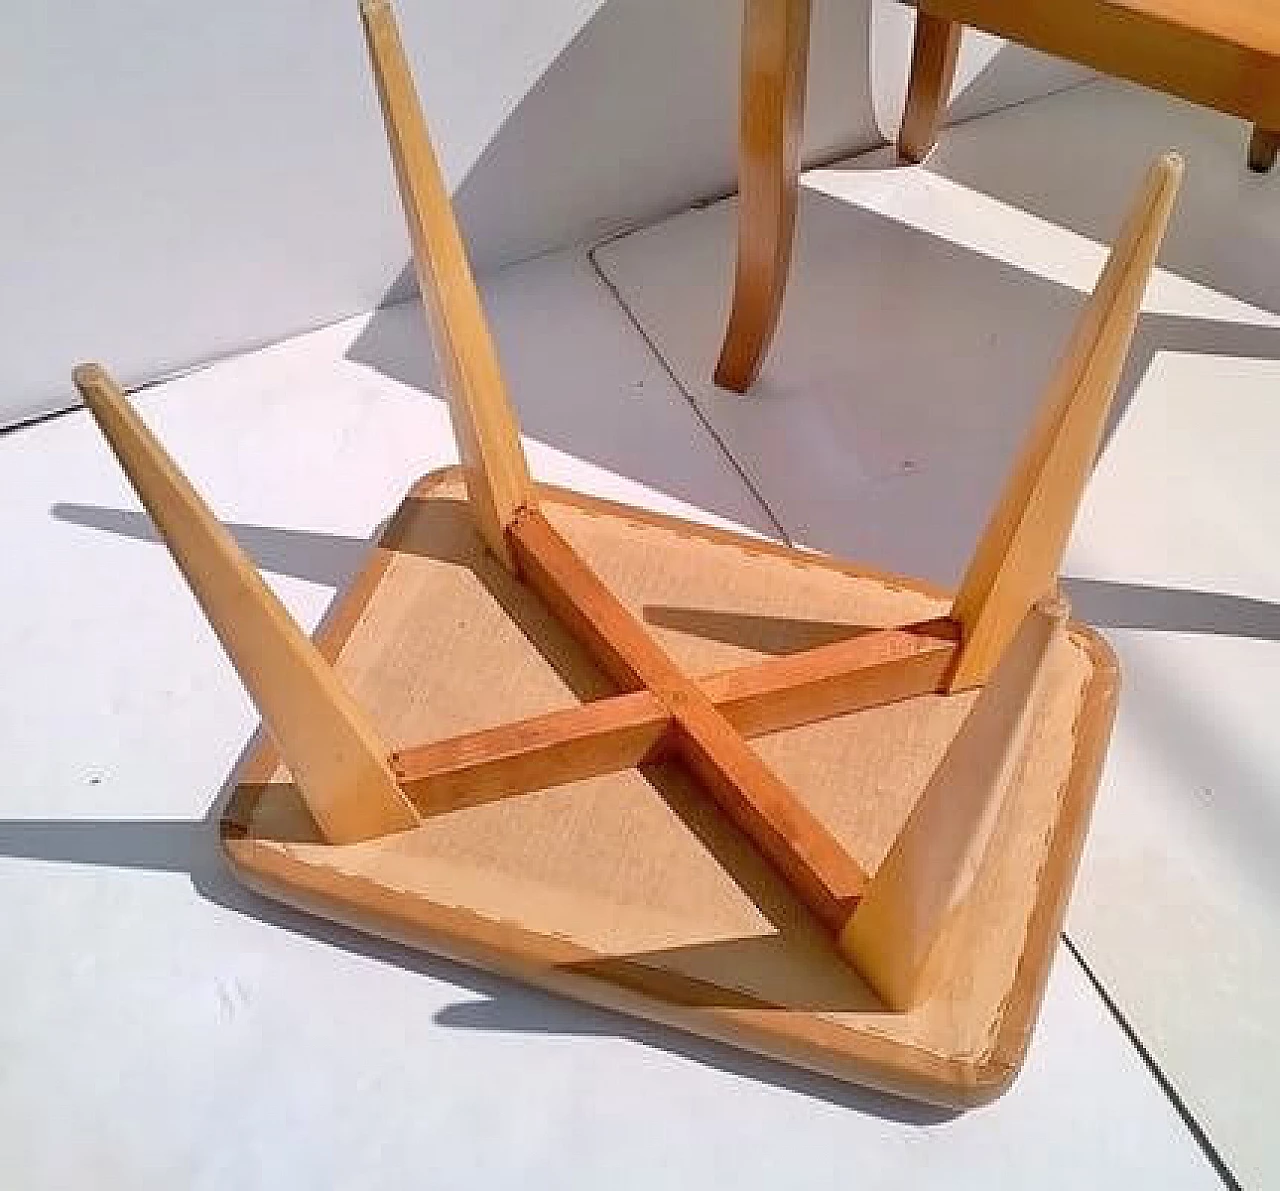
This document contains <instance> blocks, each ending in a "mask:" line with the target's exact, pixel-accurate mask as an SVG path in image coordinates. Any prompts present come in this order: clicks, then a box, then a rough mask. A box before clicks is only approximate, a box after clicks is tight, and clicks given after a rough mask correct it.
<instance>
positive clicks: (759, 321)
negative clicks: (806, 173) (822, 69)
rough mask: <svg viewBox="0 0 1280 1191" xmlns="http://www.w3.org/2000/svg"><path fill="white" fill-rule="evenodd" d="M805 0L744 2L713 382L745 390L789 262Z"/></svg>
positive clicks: (773, 321)
mask: <svg viewBox="0 0 1280 1191" xmlns="http://www.w3.org/2000/svg"><path fill="white" fill-rule="evenodd" d="M809 8H810V0H744V3H743V16H742V82H741V93H740V96H739V107H740V110H739V115H738V258H737V265H736V268H735V272H734V282H733V302H732V306H731V307H730V312H729V322H728V326H727V328H726V330H725V337H724V343H723V345H722V346H721V348H720V359H719V361H718V362H717V364H716V368H715V382H716V384H718V385H720V386H721V387H722V388H726V389H732V390H734V391H735V392H738V393H744V392H746V390H747V389H748V388H749V387H750V386H751V384H752V382H753V381H754V380H755V379H756V376H757V375H758V374H759V372H760V365H761V363H762V362H763V360H764V356H765V353H766V352H767V351H768V350H769V344H770V342H771V341H772V339H773V335H774V332H775V331H776V330H777V326H778V317H779V315H780V314H781V312H782V298H783V294H784V293H785V292H786V287H787V271H788V270H789V268H790V266H791V241H792V235H793V231H794V228H795V217H796V198H797V193H798V190H799V178H800V141H801V137H802V135H803V132H804V99H805V80H806V76H807V73H808V60H809Z"/></svg>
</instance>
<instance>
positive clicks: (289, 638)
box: [75, 364, 418, 844]
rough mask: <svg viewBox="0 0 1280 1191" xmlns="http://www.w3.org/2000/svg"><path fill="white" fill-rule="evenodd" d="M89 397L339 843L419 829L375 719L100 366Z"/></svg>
mask: <svg viewBox="0 0 1280 1191" xmlns="http://www.w3.org/2000/svg"><path fill="white" fill-rule="evenodd" d="M75 382H76V386H77V388H79V390H80V393H81V394H82V396H83V397H84V399H85V402H86V404H87V405H88V406H89V409H90V411H91V412H92V413H93V416H94V419H95V420H96V421H97V423H98V425H99V427H101V429H102V433H103V435H104V436H105V437H106V439H107V441H108V442H109V443H110V444H111V449H112V450H113V451H114V452H115V454H116V458H117V459H119V460H120V466H121V467H122V468H124V471H125V474H126V475H127V476H128V477H129V481H130V483H131V484H132V485H133V487H134V490H135V491H136V492H137V494H138V497H139V499H141V501H142V503H143V505H144V506H145V507H146V509H147V512H148V513H150V514H151V519H152V521H154V522H155V524H156V528H157V529H159V531H160V533H161V535H162V536H163V538H164V540H165V543H166V544H167V545H168V547H169V550H170V551H171V553H172V554H173V557H174V559H175V560H176V561H177V563H178V566H179V567H180V568H181V570H182V573H183V575H184V576H185V577H186V580H187V582H188V584H189V585H190V587H191V590H192V592H193V593H194V595H195V597H196V599H197V600H198V601H199V602H200V606H201V608H203V609H204V613H205V615H206V616H207V617H208V618H209V623H210V624H211V625H212V626H213V629H214V631H215V632H216V633H217V634H218V639H219V640H220V641H221V642H222V645H223V648H224V649H225V650H226V651H227V655H228V657H230V659H231V662H232V664H233V665H234V666H235V668H236V671H237V672H238V673H239V675H240V678H241V680H242V681H243V682H244V685H245V689H246V690H247V691H248V692H249V694H250V696H251V697H252V699H253V701H254V703H255V704H256V706H257V708H258V710H259V712H261V714H262V718H263V720H264V721H265V722H266V725H267V727H268V729H269V730H270V732H271V736H272V739H273V740H275V742H276V745H277V747H278V748H279V750H280V754H281V756H282V757H283V758H284V759H285V763H286V764H287V765H288V766H289V769H290V771H291V772H292V774H293V778H294V781H295V782H296V783H297V787H298V791H299V793H300V794H301V795H302V798H303V800H304V801H305V803H306V805H307V809H308V810H309V811H310V812H311V814H312V816H313V817H314V818H315V821H316V824H317V825H318V826H319V828H320V831H321V833H322V834H323V836H324V838H325V839H327V840H329V841H331V842H332V843H335V844H341V843H350V842H353V841H356V840H363V839H370V838H373V837H375V836H379V835H384V834H386V833H387V832H393V831H404V830H406V829H407V828H410V827H413V826H416V824H417V823H418V816H417V814H416V813H415V812H414V810H413V807H412V806H411V805H410V803H409V802H408V800H407V799H406V798H405V797H404V795H403V794H402V793H401V791H400V788H399V787H398V786H397V784H396V781H395V778H394V777H393V775H392V773H391V770H390V768H389V767H388V765H387V762H386V746H385V745H384V744H382V742H381V741H379V740H378V737H377V734H376V733H375V732H374V730H373V728H372V727H371V726H370V724H369V722H368V720H367V719H366V717H365V715H364V713H363V712H362V711H361V709H360V708H359V707H358V706H357V705H356V703H355V702H354V701H353V700H352V698H351V696H350V695H349V694H348V693H347V690H346V688H345V687H344V686H343V684H342V683H341V682H340V681H339V680H338V678H337V677H336V675H335V674H334V673H333V670H332V669H331V668H330V667H329V666H328V665H327V664H326V663H325V661H324V659H323V658H322V657H321V655H320V654H319V653H318V652H317V650H316V647H315V646H314V645H313V644H312V643H311V642H310V641H309V640H308V639H307V638H306V636H305V635H304V634H303V632H302V630H301V629H300V628H298V626H297V624H295V623H294V621H293V619H292V618H291V617H290V616H289V614H288V612H286V611H285V609H284V606H283V605H282V604H281V603H280V601H279V600H278V599H277V598H276V596H275V594H274V593H273V592H272V591H271V589H270V588H268V587H267V585H266V584H265V583H264V582H263V581H262V577H261V576H260V575H259V574H258V572H257V571H256V570H254V568H253V565H252V564H251V563H250V562H249V560H248V559H247V558H246V557H245V555H244V552H243V551H242V550H241V549H240V548H239V546H237V545H236V543H235V541H234V539H233V538H232V537H231V535H230V534H229V533H228V532H227V531H226V530H225V529H224V528H223V527H222V525H221V524H219V522H218V521H217V519H216V518H215V517H214V516H213V514H212V512H210V510H209V507H208V506H207V505H206V504H205V503H204V501H203V500H201V499H200V497H199V496H198V495H197V493H196V491H195V489H194V488H192V487H191V484H190V483H189V482H188V481H187V478H186V477H185V476H184V475H183V474H182V472H181V471H179V470H178V467H177V465H176V464H175V463H174V462H173V460H172V459H170V458H169V456H168V455H167V454H166V453H165V451H164V449H163V448H162V447H161V446H160V444H159V443H158V442H157V441H156V439H155V437H154V436H153V435H152V434H151V432H150V431H149V430H148V429H147V427H146V426H145V425H144V424H143V422H142V419H141V418H139V417H138V415H137V413H136V412H135V411H134V410H133V408H132V407H131V406H130V405H129V403H128V401H126V400H125V397H124V394H123V393H121V391H120V389H119V386H117V385H116V383H115V382H114V381H113V380H112V379H111V377H110V376H108V375H107V373H106V371H105V370H104V369H103V368H102V367H100V366H99V365H97V364H82V365H81V366H80V367H78V368H77V369H76V370H75Z"/></svg>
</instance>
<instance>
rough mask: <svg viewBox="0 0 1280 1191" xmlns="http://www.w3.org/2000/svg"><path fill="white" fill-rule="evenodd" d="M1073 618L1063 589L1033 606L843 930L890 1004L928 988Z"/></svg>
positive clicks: (843, 941)
mask: <svg viewBox="0 0 1280 1191" xmlns="http://www.w3.org/2000/svg"><path fill="white" fill-rule="evenodd" d="M1066 621H1067V605H1066V602H1065V601H1064V600H1062V599H1060V598H1053V597H1049V598H1046V599H1045V600H1042V601H1040V603H1038V604H1037V605H1036V606H1035V607H1034V608H1032V610H1031V611H1030V612H1029V613H1028V614H1027V616H1026V618H1025V620H1024V621H1023V623H1022V627H1021V629H1020V630H1019V632H1018V634H1017V636H1016V637H1015V638H1014V640H1013V642H1012V644H1011V645H1010V646H1009V649H1008V650H1007V651H1006V654H1005V657H1004V659H1003V660H1002V661H1001V663H1000V666H999V668H998V669H997V670H996V672H995V674H993V675H992V677H991V681H990V682H989V683H988V684H987V685H986V686H985V687H984V688H983V689H982V693H981V694H980V695H979V696H978V698H977V701H976V702H975V703H974V705H973V708H972V710H971V711H970V712H969V715H968V717H967V718H966V719H965V722H964V723H963V724H962V725H961V727H960V731H959V733H958V734H957V735H956V738H955V740H954V741H952V743H951V747H950V748H949V749H948V750H947V753H946V755H945V756H944V757H943V759H942V763H941V764H940V765H939V766H938V768H937V770H936V771H935V773H934V775H933V777H932V778H931V779H930V781H929V785H928V786H927V787H926V788H925V791H924V793H923V794H921V795H920V798H919V799H918V800H917V802H916V804H915V807H914V808H913V809H912V811H911V815H910V816H909V817H908V819H907V823H906V826H905V827H904V828H903V829H902V831H901V832H900V833H899V835H898V838H897V839H896V840H894V842H893V846H892V847H891V848H890V849H889V854H888V856H886V857H885V859H884V862H883V863H882V864H881V865H880V868H879V869H878V870H877V871H876V874H875V876H873V877H872V878H871V882H870V884H869V885H868V886H867V892H866V894H865V895H864V896H863V898H862V901H861V902H860V903H859V904H858V907H857V909H855V910H854V912H853V914H852V916H851V917H850V919H849V923H848V925H847V926H846V927H845V929H844V930H843V932H842V933H841V936H840V946H841V949H842V950H843V951H844V952H845V954H846V955H848V956H849V958H850V959H851V960H852V961H853V963H854V966H855V967H856V968H857V969H858V971H859V972H861V973H862V977H863V979H864V980H866V981H867V983H868V984H870V985H871V987H872V988H874V989H875V990H876V992H877V993H879V995H880V997H881V998H882V999H883V1000H884V1002H885V1004H887V1005H888V1006H889V1007H890V1008H891V1009H910V1008H911V1006H912V1005H913V1004H915V1003H916V1002H917V1001H918V1000H921V999H922V998H923V996H924V995H925V994H926V993H927V992H928V987H927V984H928V972H929V967H930V965H929V964H928V961H929V958H930V956H931V955H933V954H934V953H935V952H936V951H937V950H938V948H939V947H940V945H941V944H942V942H943V938H944V936H945V934H946V932H947V929H948V927H949V926H950V924H951V922H952V920H953V919H954V917H955V913H956V911H957V909H958V908H959V907H960V905H961V904H962V903H963V902H964V900H965V898H966V897H967V896H968V894H969V890H970V888H971V887H972V885H973V881H974V878H975V877H976V876H977V874H978V870H979V868H980V867H981V864H982V860H983V857H984V856H985V855H986V852H987V846H988V844H989V843H990V841H991V836H992V833H993V831H994V830H995V825H996V820H997V819H998V817H999V814H1000V807H1001V805H1002V804H1003V802H1004V799H1005V794H1006V792H1007V790H1008V789H1009V784H1010V782H1011V781H1012V780H1013V777H1014V773H1015V770H1016V767H1017V765H1018V762H1019V761H1020V760H1021V758H1022V754H1023V746H1024V745H1025V743H1026V739H1027V734H1028V731H1029V729H1030V726H1031V723H1032V720H1033V719H1034V718H1035V713H1036V708H1037V705H1038V702H1039V694H1040V687H1041V685H1042V683H1043V678H1044V674H1045V670H1046V665H1045V663H1046V661H1047V659H1048V658H1049V656H1050V652H1051V650H1052V649H1053V648H1054V647H1055V645H1056V644H1057V643H1058V642H1059V641H1060V640H1061V639H1062V638H1063V636H1064V635H1065V625H1066ZM934 971H935V974H936V972H937V969H936V967H935V968H934Z"/></svg>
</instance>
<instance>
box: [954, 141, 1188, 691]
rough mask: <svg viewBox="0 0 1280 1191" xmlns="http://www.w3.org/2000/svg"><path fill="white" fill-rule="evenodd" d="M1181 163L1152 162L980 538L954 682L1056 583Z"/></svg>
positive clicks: (968, 682) (968, 681) (994, 649)
mask: <svg viewBox="0 0 1280 1191" xmlns="http://www.w3.org/2000/svg"><path fill="white" fill-rule="evenodd" d="M1182 168H1183V167H1182V161H1181V159H1180V158H1178V157H1177V156H1176V155H1174V154H1167V155H1166V156H1164V157H1162V158H1160V159H1159V160H1158V161H1157V162H1156V163H1155V164H1154V165H1153V166H1152V167H1151V169H1150V170H1149V171H1148V173H1147V177H1146V180H1145V182H1144V183H1143V185H1142V187H1141V189H1140V191H1139V193H1138V196H1137V199H1136V200H1135V202H1134V204H1133V207H1132V209H1131V211H1130V213H1129V215H1128V218H1127V219H1126V221H1125V224H1124V227H1123V229H1122V230H1121V232H1120V235H1119V237H1118V239H1117V240H1116V244H1115V247H1114V248H1113V249H1112V252H1111V255H1110V258H1109V259H1108V261H1107V264H1106V267H1105V268H1104V269H1103V271H1102V274H1101V276H1100V277H1099V278H1098V282H1097V285H1096V286H1095V288H1094V291H1093V294H1092V296H1091V297H1090V298H1089V301H1088V303H1087V304H1086V305H1085V308H1084V310H1083V311H1082V312H1081V315H1080V318H1079V319H1078V321H1077V323H1076V327H1075V330H1074V332H1073V334H1072V336H1071V339H1070V340H1069V342H1068V344H1067V348H1066V351H1065V353H1064V354H1063V356H1062V359H1061V361H1060V363H1059V364H1058V367H1057V369H1056V371H1055V372H1054V374H1053V377H1052V379H1051V380H1050V383H1049V385H1048V388H1047V390H1046V392H1045V395H1044V398H1043V399H1042V401H1041V405H1040V409H1039V412H1038V413H1037V415H1036V419H1035V422H1034V424H1033V425H1032V428H1031V431H1030V433H1029V435H1028V437H1027V440H1026V442H1025V444H1024V446H1023V448H1022V451H1021V453H1020V455H1019V457H1018V459H1017V461H1016V463H1015V464H1014V467H1013V470H1012V472H1011V473H1010V476H1009V480H1008V482H1007V483H1006V485H1005V488H1004V490H1003V493H1002V494H1001V497H1000V500H999V502H998V503H997V505H996V508H995V511H994V512H993V514H992V517H991V520H990V521H989V522H988V523H987V527H986V529H985V530H984V531H983V534H982V536H981V538H980V539H979V541H978V545H977V549H976V550H975V551H974V554H973V558H972V560H971V561H970V563H969V566H968V569H967V570H966V571H965V574H964V578H963V580H962V581H961V584H960V589H959V591H958V593H957V594H956V599H955V604H954V605H953V607H952V617H953V618H954V619H955V620H956V621H957V622H959V624H960V626H961V634H962V636H961V642H960V650H959V653H958V654H957V657H956V668H955V672H954V674H953V676H952V679H951V685H952V689H954V690H960V689H964V688H966V687H970V686H974V685H977V684H980V683H982V682H985V681H986V679H987V677H988V675H989V674H990V673H991V671H992V670H993V669H994V668H995V666H996V664H997V663H998V662H999V660H1000V658H1001V656H1002V655H1003V653H1004V650H1005V647H1006V646H1007V645H1008V643H1009V641H1010V639H1011V638H1012V636H1013V634H1014V632H1015V631H1016V629H1017V627H1018V625H1019V624H1021V622H1022V618H1023V617H1024V616H1025V615H1026V614H1027V611H1028V610H1029V609H1030V607H1031V605H1032V604H1033V603H1035V601H1036V600H1037V599H1039V598H1040V597H1041V596H1042V595H1044V594H1045V593H1046V592H1048V591H1050V590H1052V589H1053V588H1054V587H1056V584H1057V575H1058V570H1059V567H1060V565H1061V560H1062V555H1063V552H1064V551H1065V549H1066V546H1067V539H1068V537H1069V536H1070V533H1071V527H1072V525H1073V524H1074V522H1075V517H1076V511H1077V509H1078V508H1079V505H1080V500H1081V497H1082V496H1083V494H1084V488H1085V484H1086V483H1087V482H1088V478H1089V474H1090V472H1091V471H1092V468H1093V464H1094V460H1095V458H1096V456H1097V453H1098V449H1099V446H1100V445H1101V442H1102V435H1103V431H1104V430H1105V428H1106V423H1107V415H1108V413H1109V412H1110V409H1111V403H1112V400H1113V398H1114V397H1115V391H1116V385H1117V384H1118V382H1119V380H1120V373H1121V370H1122V369H1123V367H1124V363H1125V359H1126V357H1127V355H1128V350H1129V343H1130V340H1131V339H1132V338H1133V332H1134V328H1135V327H1136V325H1137V321H1138V314H1139V311H1140V310H1141V307H1142V297H1143V294H1144V293H1145V292H1146V287H1147V280H1148V278H1149V276H1150V274H1151V270H1152V268H1153V266H1154V264H1155V259H1156V254H1157V252H1158V251H1159V249H1160V243H1161V240H1162V238H1163V236H1164V231H1165V227H1166V226H1167V224H1168V221H1169V215H1170V213H1171V211H1172V210H1173V203H1174V199H1175V197H1176V195H1177V192H1178V185H1179V183H1180V181H1181V178H1182Z"/></svg>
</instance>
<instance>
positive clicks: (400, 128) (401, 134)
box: [360, 0, 533, 564]
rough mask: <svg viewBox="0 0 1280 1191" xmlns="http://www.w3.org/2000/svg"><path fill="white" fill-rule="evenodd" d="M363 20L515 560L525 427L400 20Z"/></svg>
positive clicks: (477, 478)
mask: <svg viewBox="0 0 1280 1191" xmlns="http://www.w3.org/2000/svg"><path fill="white" fill-rule="evenodd" d="M360 15H361V17H362V18H363V21H364V30H365V40H366V42H367V44H368V47H369V59H370V61H371V63H372V66H373V74H374V79H375V81H376V83H377V88H378V99H379V102H380V103H381V105H382V116H383V120H384V121H385V123H386V129H387V140H388V143H389V145H390V148H391V159H392V162H393V163H394V165H395V173H396V182H397V184H398V186H399V189H400V198H401V200H402V201H403V203H404V213H405V220H406V222H407V223H408V226H409V238H410V240H411V242H412V244H413V260H414V266H415V268H416V270H417V275H418V286H419V289H420V290H421V291H422V303H423V307H424V309H425V310H426V312H427V319H428V322H429V323H430V326H431V337H432V341H433V342H434V344H435V347H436V354H437V356H438V358H439V361H440V369H441V372H442V373H443V374H444V379H445V384H446V387H447V389H448V395H449V413H450V416H451V418H452V421H453V432H454V436H455V437H456V439H457V441H458V452H459V455H460V457H461V459H462V464H463V466H464V467H465V468H466V469H467V493H468V496H469V498H470V501H471V506H472V509H473V511H474V514H475V518H476V525H477V527H478V528H479V530H480V534H481V536H482V537H483V538H484V540H485V542H486V543H487V544H488V546H489V548H490V549H491V550H492V551H493V552H494V553H495V554H496V555H497V556H498V557H499V558H501V559H502V560H503V561H504V562H506V563H508V564H509V563H510V561H511V560H510V556H509V555H508V553H507V543H506V539H505V537H504V533H505V530H506V528H507V526H508V525H510V524H511V521H512V520H513V518H514V517H515V514H516V512H517V511H518V510H519V509H520V508H522V507H523V506H524V505H527V504H529V503H530V501H531V500H532V494H533V488H532V484H531V481H530V479H529V468H528V464H527V463H526V462H525V457H524V450H523V448H522V447H521V445H520V431H519V426H518V425H517V423H516V419H515V416H514V414H513V413H512V409H511V403H510V401H509V399H508V397H507V391H506V385H505V383H504V381H503V378H502V370H501V368H500V367H499V364H498V355H497V351H496V350H495V348H494V344H493V338H492V336H491V334H490V332H489V327H488V323H487V322H486V321H485V317H484V312H483V309H482V307H481V304H480V295H479V294H478V293H477V291H476V285H475V280H474V278H473V277H472V275H471V267H470V265H469V264H468V262H467V253H466V249H465V248H464V246H463V243H462V236H461V235H460V233H459V231H458V225H457V222H456V221H455V219H454V216H453V207H452V204H451V203H450V201H449V195H448V192H447V191H446V190H445V186H444V179H443V178H442V177H441V174H440V166H439V164H438V163H437V161H436V157H435V152H434V151H433V149H432V147H431V139H430V137H429V135H428V133H427V126H426V121H425V119H424V118H423V115H422V108H421V106H420V104H419V102H418V95H417V91H416V90H415V89H414V85H413V78H412V76H411V75H410V72H409V66H408V63H407V62H406V61H405V56H404V49H403V47H402V46H401V44H400V34H399V31H398V30H397V28H396V22H395V17H394V16H393V15H392V12H391V7H390V5H389V3H387V0H362V3H361V5H360Z"/></svg>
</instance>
